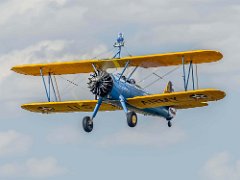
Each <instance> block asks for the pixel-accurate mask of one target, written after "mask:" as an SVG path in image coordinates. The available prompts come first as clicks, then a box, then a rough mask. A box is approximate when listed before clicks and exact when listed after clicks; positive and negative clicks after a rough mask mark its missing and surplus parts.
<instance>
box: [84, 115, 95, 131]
mask: <svg viewBox="0 0 240 180" xmlns="http://www.w3.org/2000/svg"><path fill="white" fill-rule="evenodd" d="M82 126H83V129H84V131H85V132H88V133H89V132H91V131H92V130H93V120H92V119H91V118H90V117H89V116H85V117H84V118H83V121H82Z"/></svg>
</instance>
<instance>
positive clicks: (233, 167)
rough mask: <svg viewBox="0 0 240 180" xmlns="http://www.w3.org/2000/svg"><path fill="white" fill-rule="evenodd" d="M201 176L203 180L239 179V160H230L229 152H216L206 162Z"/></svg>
mask: <svg viewBox="0 0 240 180" xmlns="http://www.w3.org/2000/svg"><path fill="white" fill-rule="evenodd" d="M203 176H204V178H203V179H205V180H226V179H229V180H239V179H240V160H235V161H232V158H231V156H230V154H229V153H226V152H222V153H218V154H216V155H215V156H214V157H212V158H210V159H209V160H208V161H207V162H206V164H205V166H204V168H203Z"/></svg>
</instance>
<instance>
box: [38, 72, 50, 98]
mask: <svg viewBox="0 0 240 180" xmlns="http://www.w3.org/2000/svg"><path fill="white" fill-rule="evenodd" d="M40 74H41V76H42V80H43V85H44V88H45V91H46V95H47V100H48V102H50V95H49V94H48V90H47V85H46V82H45V78H44V75H43V71H42V68H40Z"/></svg>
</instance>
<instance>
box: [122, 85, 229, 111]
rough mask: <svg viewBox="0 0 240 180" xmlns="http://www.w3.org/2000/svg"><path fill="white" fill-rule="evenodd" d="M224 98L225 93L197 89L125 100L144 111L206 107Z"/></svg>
mask: <svg viewBox="0 0 240 180" xmlns="http://www.w3.org/2000/svg"><path fill="white" fill-rule="evenodd" d="M224 97H225V93H224V92H223V91H220V90H216V89H199V90H192V91H181V92H172V93H164V94H153V95H147V96H137V97H134V98H129V99H127V102H128V104H130V105H132V106H134V107H137V108H140V109H144V108H155V107H159V106H173V107H175V108H177V109H187V108H194V107H202V106H207V103H206V102H208V101H217V100H219V99H222V98H224Z"/></svg>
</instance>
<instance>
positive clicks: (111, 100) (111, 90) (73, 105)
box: [11, 33, 225, 132]
mask: <svg viewBox="0 0 240 180" xmlns="http://www.w3.org/2000/svg"><path fill="white" fill-rule="evenodd" d="M124 44H125V42H124V37H123V34H122V33H120V34H119V36H118V39H117V41H116V43H115V44H114V47H116V48H118V51H117V53H116V54H115V55H114V57H113V58H112V59H101V60H98V59H90V60H74V61H68V62H55V63H47V64H26V65H18V66H14V67H12V69H11V70H13V71H15V72H17V73H20V74H24V75H32V76H41V77H42V80H43V84H44V89H45V91H46V95H47V100H48V101H47V102H37V103H30V104H23V105H22V106H21V107H22V108H23V109H25V110H28V111H31V112H38V113H47V114H48V113H66V112H93V114H92V116H91V117H90V116H86V117H84V118H83V121H82V124H83V128H84V130H85V131H86V132H91V131H92V129H93V119H94V118H95V117H96V115H97V112H98V111H116V110H123V111H124V112H125V114H126V117H127V123H128V125H129V126H130V127H135V126H136V124H137V114H136V112H137V113H141V114H144V115H152V116H159V117H163V118H165V119H166V120H167V122H168V126H169V127H171V126H172V123H171V120H172V119H173V117H174V116H175V115H176V110H177V109H188V108H196V107H204V106H207V105H208V102H209V101H217V100H220V99H222V98H224V97H225V93H224V92H223V91H221V90H217V89H199V88H198V83H197V81H198V79H197V78H198V76H197V72H196V69H195V72H194V67H193V65H194V64H203V63H212V62H216V61H219V60H220V59H222V57H223V56H222V54H221V53H220V52H218V51H213V50H194V51H184V52H174V53H165V54H154V55H145V56H129V57H123V58H121V50H122V48H123V47H124ZM178 65H182V71H183V87H184V90H183V91H178V92H174V90H173V85H172V83H171V82H169V83H168V84H167V86H166V88H165V90H164V92H163V93H162V94H149V93H147V92H146V91H144V89H142V88H140V87H139V86H138V85H137V84H136V81H135V80H134V79H132V78H131V77H132V75H133V74H134V72H135V71H136V70H137V69H138V68H154V67H164V66H178ZM186 66H188V70H186V69H187V67H186ZM128 67H134V69H133V71H132V72H131V73H130V75H129V76H128V77H125V76H124V73H125V71H126V69H127V68H128ZM110 68H122V70H121V72H120V73H118V74H113V73H108V72H107V71H106V70H107V69H110ZM78 73H91V74H90V78H89V82H88V87H89V89H90V91H91V92H92V93H93V94H94V95H95V100H75V101H61V98H60V95H59V90H58V86H57V81H56V78H55V76H56V75H65V74H78ZM46 76H47V77H48V81H46V80H45V78H46ZM190 77H191V78H190ZM190 79H191V80H192V90H189V84H190ZM50 91H52V94H53V95H54V99H55V100H54V101H53V100H52V98H51V96H50V95H51V94H50Z"/></svg>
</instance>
